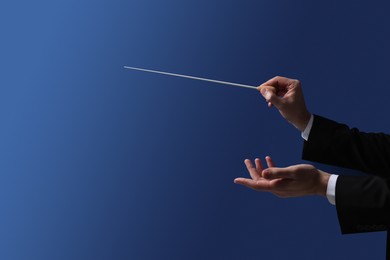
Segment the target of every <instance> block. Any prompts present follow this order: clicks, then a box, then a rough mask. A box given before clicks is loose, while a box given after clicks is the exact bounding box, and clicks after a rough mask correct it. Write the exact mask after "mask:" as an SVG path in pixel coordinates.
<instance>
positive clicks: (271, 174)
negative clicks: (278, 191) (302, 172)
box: [262, 167, 295, 180]
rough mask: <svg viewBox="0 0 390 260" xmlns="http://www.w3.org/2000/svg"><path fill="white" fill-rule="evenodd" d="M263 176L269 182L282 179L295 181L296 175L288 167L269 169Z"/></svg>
mask: <svg viewBox="0 0 390 260" xmlns="http://www.w3.org/2000/svg"><path fill="white" fill-rule="evenodd" d="M262 175H263V177H264V178H266V179H267V180H274V179H281V178H286V179H295V173H294V171H293V170H292V169H290V168H289V167H287V168H268V169H265V170H264V171H263V172H262Z"/></svg>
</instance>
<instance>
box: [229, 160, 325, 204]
mask: <svg viewBox="0 0 390 260" xmlns="http://www.w3.org/2000/svg"><path fill="white" fill-rule="evenodd" d="M265 160H266V162H267V165H268V168H267V169H264V168H263V166H262V164H261V161H260V159H256V160H255V165H256V167H254V166H253V164H252V162H251V161H250V160H248V159H246V160H245V165H246V167H247V169H248V172H249V174H250V176H251V179H249V178H236V179H235V180H234V183H237V184H242V185H244V186H247V187H248V188H251V189H254V190H257V191H267V192H271V193H273V194H275V195H276V196H278V197H281V198H288V197H300V196H305V195H321V196H326V189H327V186H328V181H329V177H330V174H328V173H326V172H324V171H321V170H318V169H317V168H315V167H314V166H313V165H310V164H298V165H293V166H289V167H286V168H277V167H275V164H274V163H273V161H272V159H271V157H269V156H267V157H266V158H265Z"/></svg>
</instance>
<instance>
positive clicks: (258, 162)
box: [255, 158, 263, 173]
mask: <svg viewBox="0 0 390 260" xmlns="http://www.w3.org/2000/svg"><path fill="white" fill-rule="evenodd" d="M255 165H256V171H257V172H258V173H260V172H262V171H263V164H262V163H261V160H260V159H259V158H256V159H255Z"/></svg>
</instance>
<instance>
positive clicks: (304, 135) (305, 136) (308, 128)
mask: <svg viewBox="0 0 390 260" xmlns="http://www.w3.org/2000/svg"><path fill="white" fill-rule="evenodd" d="M313 120H314V116H313V114H312V115H311V116H310V120H309V122H308V123H307V126H306V128H305V130H303V132H302V133H301V136H302V138H303V139H305V141H307V140H308V139H309V135H310V131H311V128H312V126H313Z"/></svg>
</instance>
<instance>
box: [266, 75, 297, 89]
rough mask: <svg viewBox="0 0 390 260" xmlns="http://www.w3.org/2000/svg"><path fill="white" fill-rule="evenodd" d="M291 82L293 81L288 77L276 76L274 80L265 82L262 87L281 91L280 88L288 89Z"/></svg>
mask: <svg viewBox="0 0 390 260" xmlns="http://www.w3.org/2000/svg"><path fill="white" fill-rule="evenodd" d="M291 81H292V79H289V78H286V77H281V76H276V77H273V78H272V79H269V80H267V81H266V82H264V83H263V84H261V85H260V86H264V85H268V86H273V87H275V88H276V89H277V90H280V88H285V87H287V86H288V85H289V84H290V82H291Z"/></svg>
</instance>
